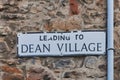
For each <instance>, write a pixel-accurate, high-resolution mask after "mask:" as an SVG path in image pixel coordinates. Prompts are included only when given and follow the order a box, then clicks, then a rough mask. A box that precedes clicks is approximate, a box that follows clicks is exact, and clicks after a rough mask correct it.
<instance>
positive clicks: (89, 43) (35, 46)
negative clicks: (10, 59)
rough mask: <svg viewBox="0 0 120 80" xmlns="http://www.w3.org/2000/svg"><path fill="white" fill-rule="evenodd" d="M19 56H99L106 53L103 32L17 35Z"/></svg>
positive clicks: (104, 34)
mask: <svg viewBox="0 0 120 80" xmlns="http://www.w3.org/2000/svg"><path fill="white" fill-rule="evenodd" d="M17 37H18V45H17V47H18V55H19V56H70V55H89V54H90V55H91V54H92V55H100V54H105V52H106V33H105V32H104V31H72V32H48V33H47V32H44V33H32V32H31V33H18V35H17Z"/></svg>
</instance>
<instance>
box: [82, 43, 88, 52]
mask: <svg viewBox="0 0 120 80" xmlns="http://www.w3.org/2000/svg"><path fill="white" fill-rule="evenodd" d="M83 50H85V51H88V49H87V46H86V44H85V43H84V44H83V45H82V49H81V51H83Z"/></svg>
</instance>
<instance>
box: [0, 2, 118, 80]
mask: <svg viewBox="0 0 120 80" xmlns="http://www.w3.org/2000/svg"><path fill="white" fill-rule="evenodd" d="M114 2H115V3H114V4H115V7H114V8H115V10H114V12H115V18H114V21H115V22H114V27H115V29H114V33H115V34H114V37H115V39H114V41H115V42H114V43H115V79H114V80H119V79H120V65H119V64H120V56H119V55H120V29H119V26H120V0H115V1H114ZM74 30H106V0H0V80H106V74H107V73H106V68H107V67H106V66H107V64H106V59H107V58H106V56H105V55H104V56H77V57H31V58H19V57H18V56H17V46H16V45H17V37H16V34H17V33H18V32H42V31H48V32H50V31H74Z"/></svg>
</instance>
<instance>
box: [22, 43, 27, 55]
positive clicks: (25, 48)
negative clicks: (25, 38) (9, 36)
mask: <svg viewBox="0 0 120 80" xmlns="http://www.w3.org/2000/svg"><path fill="white" fill-rule="evenodd" d="M27 51H28V46H27V45H25V44H23V45H21V52H22V53H26V52H27Z"/></svg>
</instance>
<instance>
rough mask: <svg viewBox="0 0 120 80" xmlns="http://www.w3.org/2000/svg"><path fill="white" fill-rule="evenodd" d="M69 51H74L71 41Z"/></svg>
mask: <svg viewBox="0 0 120 80" xmlns="http://www.w3.org/2000/svg"><path fill="white" fill-rule="evenodd" d="M69 51H70V52H74V50H72V45H71V43H69Z"/></svg>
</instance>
